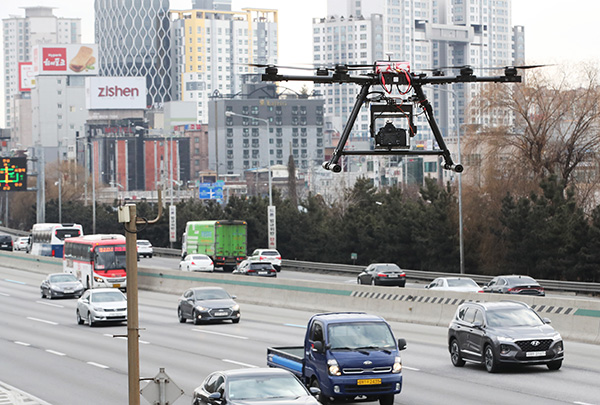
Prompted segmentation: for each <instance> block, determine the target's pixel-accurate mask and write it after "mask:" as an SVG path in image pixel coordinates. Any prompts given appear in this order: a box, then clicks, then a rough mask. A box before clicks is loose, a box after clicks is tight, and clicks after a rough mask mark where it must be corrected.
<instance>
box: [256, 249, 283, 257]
mask: <svg viewBox="0 0 600 405" xmlns="http://www.w3.org/2000/svg"><path fill="white" fill-rule="evenodd" d="M260 255H261V256H279V252H276V251H274V250H264V251H263V252H262V253H261V254H260Z"/></svg>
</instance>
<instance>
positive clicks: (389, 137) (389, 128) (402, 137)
mask: <svg viewBox="0 0 600 405" xmlns="http://www.w3.org/2000/svg"><path fill="white" fill-rule="evenodd" d="M406 141H407V138H406V130H405V129H403V128H396V127H395V126H394V124H393V123H392V122H388V123H386V124H385V125H384V126H383V127H381V128H379V131H377V134H376V135H375V144H376V145H377V146H379V147H383V148H406V147H407V146H408V145H407V142H406Z"/></svg>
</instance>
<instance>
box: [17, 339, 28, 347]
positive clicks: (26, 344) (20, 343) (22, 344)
mask: <svg viewBox="0 0 600 405" xmlns="http://www.w3.org/2000/svg"><path fill="white" fill-rule="evenodd" d="M15 343H16V344H18V345H21V346H31V344H29V343H25V342H19V341H18V340H15Z"/></svg>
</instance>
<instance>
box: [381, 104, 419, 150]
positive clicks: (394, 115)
mask: <svg viewBox="0 0 600 405" xmlns="http://www.w3.org/2000/svg"><path fill="white" fill-rule="evenodd" d="M412 109H413V106H412V104H408V103H403V104H396V103H395V102H394V101H393V100H389V99H388V100H387V102H385V103H371V136H372V137H373V138H374V140H375V149H388V150H389V149H408V148H409V147H410V142H409V139H410V137H412V136H414V135H415V133H416V128H415V126H414V124H413V114H412ZM381 119H385V124H384V125H383V126H381V127H380V125H381V124H378V122H377V121H378V120H381ZM377 128H379V129H377ZM376 130H377V132H376Z"/></svg>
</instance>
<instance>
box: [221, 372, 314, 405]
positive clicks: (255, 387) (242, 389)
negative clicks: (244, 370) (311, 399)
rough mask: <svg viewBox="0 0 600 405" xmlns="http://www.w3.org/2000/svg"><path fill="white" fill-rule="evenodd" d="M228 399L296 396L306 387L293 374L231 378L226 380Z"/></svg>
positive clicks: (303, 392)
mask: <svg viewBox="0 0 600 405" xmlns="http://www.w3.org/2000/svg"><path fill="white" fill-rule="evenodd" d="M227 390H228V395H229V399H230V400H240V401H241V400H255V399H270V398H298V397H301V396H306V395H307V393H306V389H305V388H304V387H303V386H302V385H301V384H300V383H299V382H298V380H297V379H296V378H294V377H293V376H266V377H240V378H231V379H229V382H228V387H227Z"/></svg>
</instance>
